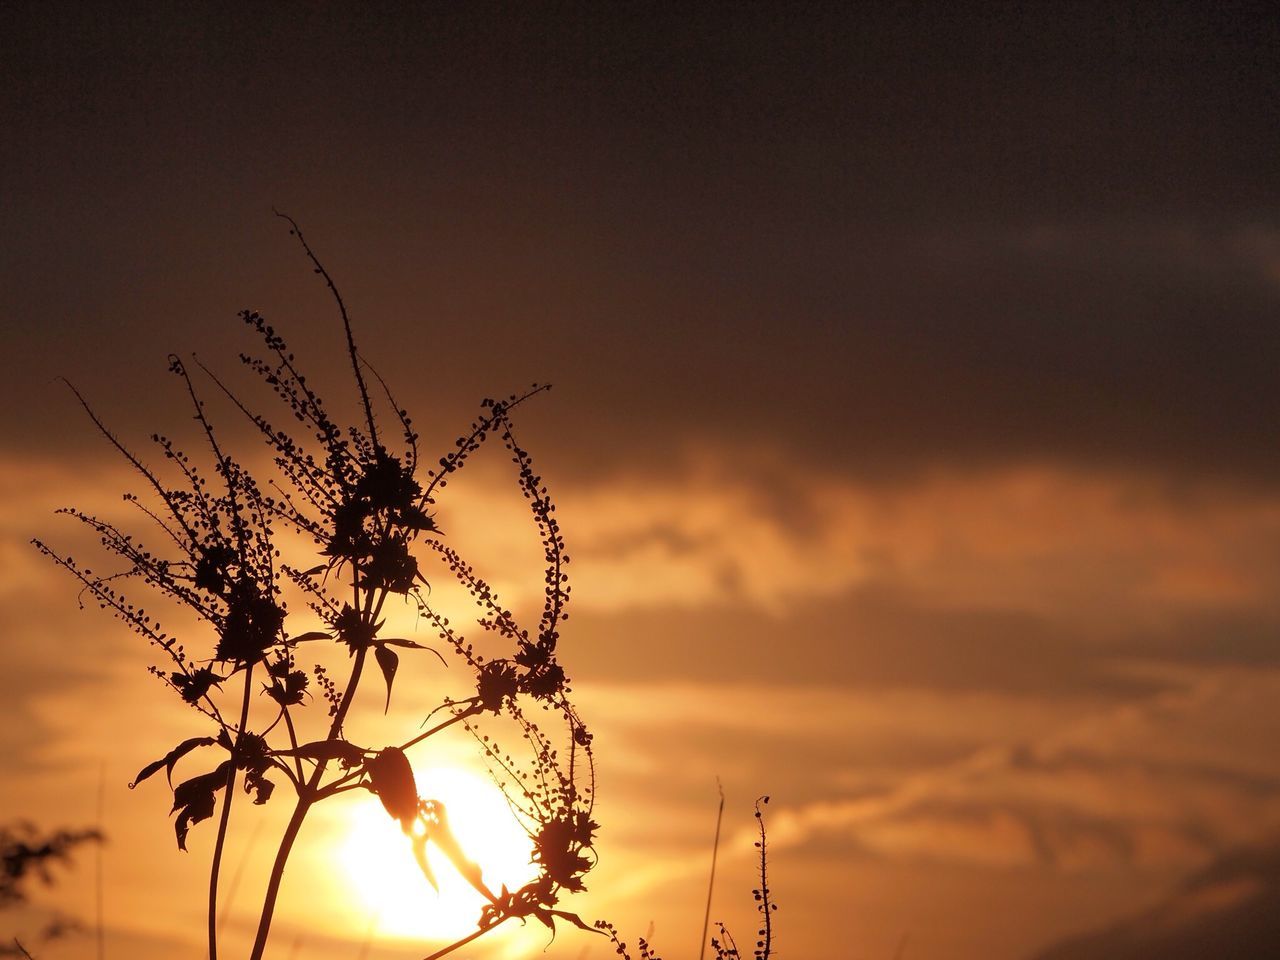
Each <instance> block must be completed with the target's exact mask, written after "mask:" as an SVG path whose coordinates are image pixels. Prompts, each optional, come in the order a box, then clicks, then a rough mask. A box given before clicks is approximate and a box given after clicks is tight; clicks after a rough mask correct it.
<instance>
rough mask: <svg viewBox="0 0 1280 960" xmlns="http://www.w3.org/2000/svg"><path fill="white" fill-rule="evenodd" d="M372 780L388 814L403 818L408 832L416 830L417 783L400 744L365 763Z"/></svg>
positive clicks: (404, 826) (373, 787)
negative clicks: (414, 823) (414, 825)
mask: <svg viewBox="0 0 1280 960" xmlns="http://www.w3.org/2000/svg"><path fill="white" fill-rule="evenodd" d="M365 767H366V769H367V770H368V771H369V779H370V780H371V781H372V784H371V786H372V789H373V792H374V793H376V794H377V795H378V799H379V800H381V801H382V805H383V806H384V807H385V808H386V810H387V813H389V814H391V816H392V817H393V818H394V819H396V820H398V821H400V828H401V829H402V830H404V832H405V833H409V832H410V831H411V830H412V829H413V821H414V820H415V819H416V818H417V816H418V785H417V784H416V783H415V782H414V780H413V768H412V767H411V766H409V760H408V758H407V757H406V756H405V755H404V751H403V750H401V749H400V748H399V747H387V749H385V750H382V751H380V752H379V753H377V754H376V755H375V756H374V757H372V758H371V759H370V760H368V761H367V762H366V764H365Z"/></svg>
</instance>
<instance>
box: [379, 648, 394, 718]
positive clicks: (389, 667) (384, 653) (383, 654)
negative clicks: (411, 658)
mask: <svg viewBox="0 0 1280 960" xmlns="http://www.w3.org/2000/svg"><path fill="white" fill-rule="evenodd" d="M373 655H374V657H376V658H377V660H378V666H380V667H381V668H382V676H383V677H385V678H386V681H387V703H386V706H384V707H383V708H382V712H383V713H384V714H385V713H386V712H387V711H388V710H390V709H391V684H392V683H393V682H394V681H395V679H396V670H397V668H399V666H400V657H399V655H398V654H397V653H396V652H395V651H394V650H388V649H387V648H386V647H384V646H382V645H381V644H379V645H378V646H377V647H375V648H374V651H373Z"/></svg>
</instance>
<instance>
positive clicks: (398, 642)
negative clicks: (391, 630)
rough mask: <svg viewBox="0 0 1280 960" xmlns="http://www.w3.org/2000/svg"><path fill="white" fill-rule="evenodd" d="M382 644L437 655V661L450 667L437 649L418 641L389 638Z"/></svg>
mask: <svg viewBox="0 0 1280 960" xmlns="http://www.w3.org/2000/svg"><path fill="white" fill-rule="evenodd" d="M382 642H383V643H385V644H386V645H387V646H389V647H407V648H409V649H410V650H426V651H428V652H430V653H433V654H435V656H436V659H437V660H439V661H440V662H441V663H443V664H444V665H445V666H446V667H447V666H448V665H449V661H448V660H446V659H445V658H444V657H443V656H442V655H441V653H440V651H439V650H437V649H435V647H428V646H426V645H424V644H421V643H418V642H417V641H416V640H406V639H404V638H403V637H389V638H387V639H386V640H383V641H382Z"/></svg>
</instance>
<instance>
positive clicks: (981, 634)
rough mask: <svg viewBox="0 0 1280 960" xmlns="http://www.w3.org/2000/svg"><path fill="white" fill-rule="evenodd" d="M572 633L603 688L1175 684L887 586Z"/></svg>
mask: <svg viewBox="0 0 1280 960" xmlns="http://www.w3.org/2000/svg"><path fill="white" fill-rule="evenodd" d="M571 629H572V632H571V633H570V634H569V637H568V640H567V641H566V642H570V643H572V644H573V645H574V646H573V657H574V662H575V663H576V664H577V665H578V669H579V670H580V671H581V672H582V673H583V674H585V675H589V676H592V677H593V678H617V679H624V678H633V679H664V678H675V677H679V678H694V679H705V680H723V681H735V680H754V681H762V682H765V681H774V682H778V683H817V684H833V685H839V686H847V687H850V688H856V687H867V688H877V687H895V686H918V687H926V688H936V689H941V690H955V691H959V690H989V691H995V692H1005V693H1023V694H1029V695H1038V696H1045V697H1054V696H1100V697H1125V696H1131V695H1137V694H1142V693H1145V692H1150V691H1151V690H1153V689H1155V688H1157V687H1159V686H1161V685H1162V684H1163V681H1161V680H1159V679H1157V678H1151V677H1144V676H1140V675H1137V674H1133V673H1129V672H1120V671H1119V670H1117V669H1116V665H1117V664H1118V663H1122V662H1124V660H1125V659H1126V658H1127V657H1133V656H1137V655H1143V656H1159V655H1160V654H1161V653H1162V652H1163V651H1161V650H1160V649H1159V648H1158V647H1156V646H1155V645H1154V643H1149V642H1147V641H1146V639H1145V638H1144V642H1143V643H1142V644H1141V645H1140V644H1138V643H1136V642H1134V643H1131V644H1130V645H1128V646H1126V645H1124V644H1123V642H1111V643H1108V645H1107V646H1106V647H1105V648H1103V647H1099V646H1098V645H1096V644H1092V643H1091V642H1090V641H1091V639H1092V638H1090V637H1081V636H1080V635H1079V634H1078V633H1076V632H1075V631H1073V630H1070V629H1067V628H1065V627H1063V626H1062V625H1061V624H1057V623H1054V622H1053V621H1051V620H1050V619H1048V618H1045V617H1042V616H1040V615H1037V614H1033V613H1029V612H1024V611H1020V610H1012V609H1010V610H1001V609H982V608H967V609H966V608H963V607H955V606H947V607H939V606H935V605H930V604H928V603H925V602H923V601H921V600H919V599H916V598H913V597H912V596H911V595H910V594H908V593H904V592H902V591H899V590H895V589H892V588H886V587H877V586H869V587H865V588H860V589H856V590H853V591H850V592H849V593H847V594H846V595H844V596H842V597H839V598H837V599H834V600H828V601H814V602H813V603H812V604H810V605H809V606H807V607H804V608H800V609H796V610H792V611H788V612H787V613H786V614H785V615H782V614H779V615H776V616H775V615H771V614H768V613H764V612H761V611H759V610H753V609H750V608H747V607H734V606H719V607H714V608H710V609H707V608H699V609H684V610H681V611H680V612H679V613H678V615H673V614H672V613H671V612H670V611H668V610H653V611H644V610H639V611H624V612H617V613H603V612H596V611H592V610H579V611H578V612H576V613H575V614H574V616H573V622H572V624H571ZM1255 629H1261V628H1260V627H1259V628H1255ZM1246 647H1247V649H1246V650H1245V651H1244V654H1245V655H1247V657H1248V658H1249V659H1250V660H1253V659H1254V658H1255V657H1256V655H1257V652H1258V651H1257V650H1256V649H1255V646H1254V645H1253V644H1252V643H1247V644H1246ZM1231 649H1232V648H1231V646H1230V644H1229V642H1224V641H1223V640H1222V639H1221V638H1220V639H1219V640H1218V641H1217V646H1216V647H1215V653H1214V656H1215V659H1217V660H1219V661H1222V660H1229V659H1230V656H1231V654H1230V652H1229V651H1230V650H1231ZM1270 662H1274V657H1272V658H1270Z"/></svg>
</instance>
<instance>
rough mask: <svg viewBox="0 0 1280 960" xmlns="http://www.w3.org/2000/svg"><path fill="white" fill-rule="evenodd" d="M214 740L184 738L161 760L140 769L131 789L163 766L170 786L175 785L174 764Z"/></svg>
mask: <svg viewBox="0 0 1280 960" xmlns="http://www.w3.org/2000/svg"><path fill="white" fill-rule="evenodd" d="M213 742H214V741H213V737H192V738H191V739H190V740H183V741H182V742H181V743H180V744H178V745H177V746H176V747H174V748H173V749H172V750H170V751H169V752H168V753H166V754H165V755H164V756H163V757H161V758H160V759H159V760H156V761H155V762H153V763H148V764H147V765H146V766H145V767H143V768H142V769H141V770H139V771H138V775H137V776H136V777H134V778H133V782H132V783H130V784H129V789H130V790H132V789H133V788H134V787H136V786H137V785H138V784H140V783H141V782H142V781H143V780H145V779H147V777H149V776H151V775H152V774H153V773H155V772H156V771H157V770H159V769H160V768H161V767H164V768H165V776H166V778H168V780H169V786H170V787H172V786H173V765H174V764H175V763H177V762H178V761H179V760H180V759H182V758H183V757H184V756H186V755H187V754H188V753H190V752H191V751H192V750H194V749H195V748H196V747H207V746H209V744H211V743H213Z"/></svg>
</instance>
